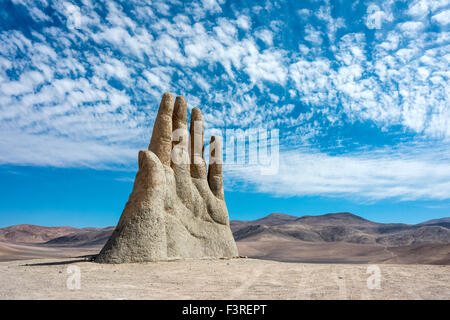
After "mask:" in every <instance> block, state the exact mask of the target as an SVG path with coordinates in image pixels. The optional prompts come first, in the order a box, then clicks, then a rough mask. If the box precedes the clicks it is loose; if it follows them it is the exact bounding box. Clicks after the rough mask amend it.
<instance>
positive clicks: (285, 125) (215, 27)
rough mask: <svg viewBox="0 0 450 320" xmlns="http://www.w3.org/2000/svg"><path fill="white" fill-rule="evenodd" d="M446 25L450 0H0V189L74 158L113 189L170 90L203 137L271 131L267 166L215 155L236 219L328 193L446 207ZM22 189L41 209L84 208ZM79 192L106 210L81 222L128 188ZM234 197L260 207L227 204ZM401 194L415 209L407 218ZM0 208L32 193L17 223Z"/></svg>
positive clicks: (67, 166) (449, 125) (391, 205)
mask: <svg viewBox="0 0 450 320" xmlns="http://www.w3.org/2000/svg"><path fill="white" fill-rule="evenodd" d="M449 23H450V1H449V0H420V1H316V0H312V1H309V2H308V1H224V0H221V1H215V0H204V1H201V2H196V3H188V2H186V3H185V2H182V1H153V2H151V3H150V1H144V0H127V1H120V0H116V1H112V0H108V1H102V0H96V1H93V0H92V1H91V0H78V1H75V0H66V1H64V0H54V1H48V0H3V1H2V11H1V12H0V170H1V171H2V177H3V178H2V182H1V184H2V190H4V191H5V192H4V193H3V194H2V196H1V200H2V202H7V203H8V201H10V200H8V199H11V195H12V194H13V193H17V192H19V190H18V189H17V190H16V189H14V188H12V189H11V188H8V187H7V186H8V185H15V184H16V183H17V181H18V180H17V179H18V178H17V177H18V176H24V175H25V176H28V177H29V178H28V180H27V181H28V182H27V183H28V184H30V185H32V184H33V183H35V184H36V185H35V188H39V187H40V186H39V183H37V182H36V181H41V183H43V182H42V181H43V180H42V179H34V178H33V177H35V176H33V175H36V174H37V173H36V172H45V175H46V177H47V179H44V180H45V181H55V183H56V182H57V181H58V183H64V182H62V180H61V179H60V178H61V177H60V176H58V177H56V175H58V174H61V172H66V173H67V174H68V175H72V174H73V172H76V170H87V171H88V172H89V174H88V175H87V177H88V178H87V179H91V180H90V181H87V183H92V184H94V185H95V184H96V183H97V184H98V185H97V187H98V188H106V189H107V188H108V187H109V185H110V184H111V183H112V182H111V181H115V183H121V185H122V187H120V188H118V190H119V189H120V193H124V195H122V198H120V199H121V200H124V201H126V197H127V195H128V193H129V192H130V191H131V183H132V179H133V176H134V174H135V171H136V158H137V152H138V150H139V149H143V148H146V147H147V145H148V142H149V139H150V136H151V129H152V126H153V121H154V118H155V115H156V112H157V107H158V104H159V100H160V98H161V96H162V93H163V92H165V91H170V92H173V93H174V94H176V95H184V96H185V97H186V98H187V100H188V107H189V108H193V107H200V108H201V110H202V112H203V113H204V119H205V126H206V134H207V135H208V134H210V133H211V132H212V131H213V129H219V130H224V129H226V128H234V129H243V130H246V129H250V128H277V129H279V133H280V144H279V148H280V170H279V172H278V174H276V175H271V176H261V175H260V174H259V172H258V170H253V169H251V168H250V169H249V168H242V167H241V168H240V167H232V168H225V172H226V174H227V179H226V181H225V183H226V189H227V192H228V194H229V195H230V196H229V198H231V199H234V201H235V202H234V203H233V204H230V200H228V202H229V207H230V208H232V209H230V215H231V217H232V218H242V219H244V218H246V217H247V216H248V215H250V216H258V215H259V216H263V215H265V214H268V213H270V212H263V210H264V208H267V207H269V208H270V209H271V210H272V209H273V210H276V211H282V210H284V209H285V208H286V210H291V212H286V213H293V214H299V215H300V214H306V213H316V211H317V213H325V212H324V211H325V210H331V211H338V210H345V207H343V206H342V205H336V210H333V207H332V206H331V205H329V204H330V203H333V204H335V203H340V204H344V203H345V204H348V207H349V209H348V210H349V211H350V209H351V208H354V207H356V208H359V209H361V207H360V206H361V205H364V206H366V208H368V207H367V206H368V205H369V204H370V206H372V207H371V208H372V209H371V210H373V211H376V210H375V209H376V208H379V209H380V210H384V211H385V212H389V214H390V215H394V216H392V218H391V219H390V220H393V221H394V220H401V219H400V218H398V217H400V216H402V217H403V218H402V219H403V220H404V221H416V220H420V219H421V218H422V217H428V216H433V217H435V216H442V215H447V216H449V215H450V210H449V209H450V206H449V203H450V103H449V101H450V99H449V90H450V86H449V77H450V71H449V70H450V69H449V62H450V26H449ZM208 130H209V131H208ZM49 168H50V169H51V168H59V169H55V170H49ZM39 170H41V171H39ZM61 170H62V171H61ZM105 172H108V174H106V173H105ZM105 175H106V176H107V177H109V179H110V180H111V181H110V182H107V181H108V179H106V178H105V179H103V178H102V179H99V178H98V177H99V176H101V177H104V176H105ZM89 177H91V178H89ZM99 181H102V182H99ZM54 188H58V186H57V185H55V186H54ZM44 189H45V188H44ZM8 190H10V191H8ZM73 192H76V191H73ZM117 192H119V191H117ZM244 195H245V196H244ZM262 195H265V196H264V197H263V196H262ZM28 197H29V201H30V203H31V207H32V208H36V210H37V211H39V212H44V213H45V212H53V213H54V212H56V211H58V210H60V211H61V212H63V211H64V210H65V211H67V212H71V214H72V215H76V214H77V213H79V211H80V210H82V209H80V208H78V207H77V206H76V205H72V206H70V205H67V206H66V207H65V206H64V201H62V204H61V208H59V209H58V210H56V209H54V208H53V209H48V210H47V211H46V209H45V208H48V205H47V204H45V201H47V200H45V201H44V200H43V199H42V198H40V197H39V196H37V195H36V194H35V193H33V191H32V190H31V189H30V191H29V193H28ZM86 197H89V196H88V195H84V196H83V197H81V198H80V201H85V202H86V203H90V204H91V208H92V210H90V212H92V214H93V215H95V212H103V213H105V212H106V213H105V217H104V219H103V220H95V219H94V220H89V219H87V218H86V219H87V220H82V222H80V224H89V223H90V222H89V221H92V223H93V224H96V223H97V224H101V223H107V224H115V219H116V218H117V217H118V215H120V211H121V209H122V208H121V206H123V204H124V203H123V204H120V205H119V204H117V206H116V207H113V208H111V207H109V206H105V205H104V204H105V203H107V201H108V198H107V195H104V198H102V199H99V201H98V202H97V204H96V202H95V201H93V200H94V199H87V198H86ZM279 197H281V198H279ZM12 198H14V196H13V197H12ZM63 198H64V196H63ZM245 199H247V201H250V202H251V201H252V200H251V199H255V201H258V202H259V203H262V204H261V206H255V208H256V209H254V211H253V212H250V211H251V210H250V211H248V212H245V211H244V210H239V208H242V207H243V206H240V204H242V202H246V200H245ZM248 199H250V200H248ZM256 199H257V200H256ZM264 199H266V200H264ZM276 199H283V201H284V202H283V203H281V202H280V201H279V200H276ZM311 199H312V200H311ZM314 199H315V200H314ZM48 201H50V200H48ZM302 201H304V202H308V207H307V209H304V208H303V207H302ZM69 202H70V201H69V200H68V202H67V203H69ZM275 203H276V204H277V205H278V206H279V208H280V209H279V210H277V209H276V207H274V204H275ZM286 203H289V205H286V206H285V204H286ZM402 204H403V205H404V208H407V207H408V208H409V206H415V207H417V208H419V209H417V210H413V211H414V212H415V213H412V214H414V217H411V218H409V220H408V219H407V218H404V210H402ZM50 207H51V206H50ZM295 208H303V209H298V210H296V209H295ZM420 208H422V209H423V211H422V212H423V214H422V216H420V214H419V216H420V217H419V216H418V215H417V212H420ZM436 208H439V210H438V209H436ZM27 210H28V211H27ZM52 210H53V211H52ZM55 210H56V211H55ZM255 210H259V212H260V213H259V214H257V212H256V211H255ZM268 210H269V209H268ZM305 210H308V212H305ZM361 210H362V209H361ZM405 210H407V209H405ZM12 211H14V212H16V213H15V214H16V216H17V217H19V216H20V212H29V207H23V206H21V205H20V204H18V205H17V207H15V206H14V205H13V204H12V203H9V204H5V205H3V207H1V206H0V220H4V222H2V221H0V224H2V225H4V224H13V223H16V222H14V221H16V220H14V218H13V217H11V215H10V213H11V212H12ZM111 211H114V212H111ZM311 211H313V212H311ZM362 211H364V210H362ZM44 213H42V214H43V215H45V214H44ZM355 213H357V214H358V213H360V214H363V213H364V212H362V213H361V212H355ZM396 213H397V214H398V216H397V218H396V216H395V214H396ZM49 214H50V215H51V213H49ZM371 217H372V218H374V219H375V220H376V219H377V218H378V219H386V220H389V218H388V217H386V216H385V214H384V215H383V214H382V213H380V216H376V215H374V216H371ZM42 219H43V222H42V224H45V223H47V222H48V219H47V220H46V218H44V216H43V218H42ZM108 219H109V220H108ZM6 221H8V222H6ZM39 221H40V220H39V219H38V221H37V222H39ZM71 221H72V220H71ZM80 221H81V220H80ZM95 221H102V222H95ZM109 221H110V222H109ZM19 222H24V219H20V218H17V223H19ZM47 224H48V223H47Z"/></svg>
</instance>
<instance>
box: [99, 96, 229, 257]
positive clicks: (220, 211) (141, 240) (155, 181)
mask: <svg viewBox="0 0 450 320" xmlns="http://www.w3.org/2000/svg"><path fill="white" fill-rule="evenodd" d="M172 104H173V97H172V95H171V94H169V93H165V94H164V96H163V98H162V101H161V105H160V109H159V111H158V115H157V118H156V121H155V125H154V129H153V135H152V139H151V142H150V146H149V150H148V151H147V150H145V151H140V152H139V171H138V173H137V175H136V178H135V182H134V187H133V191H132V193H131V195H130V198H129V200H128V202H127V204H126V206H125V209H124V211H123V213H122V216H121V217H120V220H119V223H118V224H117V227H116V229H115V231H114V232H113V234H112V236H111V238H110V239H109V240H108V242H107V243H106V245H105V246H104V248H103V249H102V250H101V252H100V253H99V255H98V256H97V257H96V259H95V261H96V262H100V263H125V262H142V261H160V260H171V259H182V258H205V257H217V258H219V257H235V256H237V255H238V251H237V248H236V244H235V242H234V239H233V235H232V233H231V230H230V226H229V218H228V211H227V206H226V203H225V200H224V196H223V179H222V168H221V156H222V155H221V152H220V151H219V150H221V145H220V140H219V139H216V138H212V141H213V142H214V147H212V148H211V152H212V153H213V155H212V157H210V158H212V159H215V160H216V163H211V164H210V167H209V171H210V172H209V174H208V175H207V174H206V164H205V160H204V158H203V123H202V115H201V112H200V110H199V109H194V110H193V111H192V115H191V136H192V138H193V137H194V136H195V137H196V138H197V139H196V140H195V143H194V141H192V142H191V148H190V149H191V150H192V151H191V155H190V156H189V155H188V154H187V153H188V143H187V123H186V122H187V105H186V101H185V100H184V98H183V97H177V99H176V101H175V107H174V106H173V105H172ZM195 128H196V129H195ZM177 129H178V130H180V129H181V130H186V135H184V133H182V134H181V135H180V134H179V135H178V136H179V137H181V139H174V140H177V141H176V142H172V139H171V137H172V131H174V130H177ZM174 135H175V134H174ZM172 148H174V151H176V152H175V154H184V155H185V157H179V159H184V161H175V162H174V161H173V159H174V158H173V157H171V154H172V155H173V153H172ZM177 149H178V150H177ZM219 157H220V159H218V158H219ZM171 159H172V161H171ZM189 159H192V160H194V161H195V162H194V163H191V164H189V163H187V160H189ZM217 162H219V163H217Z"/></svg>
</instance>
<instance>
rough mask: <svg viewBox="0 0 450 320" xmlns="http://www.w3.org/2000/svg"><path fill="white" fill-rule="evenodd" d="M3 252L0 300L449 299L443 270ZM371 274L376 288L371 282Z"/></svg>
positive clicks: (447, 272)
mask: <svg viewBox="0 0 450 320" xmlns="http://www.w3.org/2000/svg"><path fill="white" fill-rule="evenodd" d="M16 249H17V250H19V248H16ZM92 251H93V249H88V250H86V249H85V251H84V252H81V251H79V252H75V251H72V252H66V253H65V254H66V255H67V256H70V255H72V256H74V254H81V253H88V252H92ZM1 252H2V253H3V255H2V256H0V257H1V258H2V262H0V274H1V277H0V299H445V300H447V299H450V266H448V265H411V264H410V265H397V264H377V265H371V264H324V263H298V262H296V263H289V262H277V261H269V260H259V259H249V258H239V259H229V260H208V259H203V260H184V261H167V262H149V263H139V264H118V265H110V264H98V263H94V262H90V261H88V258H86V257H83V256H77V257H72V258H69V257H61V256H60V257H55V258H39V257H38V256H34V258H33V259H29V258H28V259H26V257H25V256H23V258H24V259H21V260H11V259H9V261H7V260H8V259H5V256H6V255H7V254H9V255H11V254H12V253H11V252H9V253H8V252H7V251H6V250H5V248H4V247H3V250H2V251H1ZM54 254H61V253H55V252H54ZM10 258H11V256H10ZM374 266H375V267H374ZM374 268H375V269H374ZM374 270H378V271H379V276H380V277H379V278H378V279H379V280H380V281H379V282H376V281H375V282H374V281H371V279H372V280H373V279H374V278H370V277H373V276H375V273H374ZM78 271H79V273H78ZM77 275H79V278H78V279H79V282H78V283H79V288H78V287H77V286H76V283H77V282H73V281H74V278H73V277H75V276H77ZM368 282H369V285H370V288H369V286H368ZM68 283H69V285H68Z"/></svg>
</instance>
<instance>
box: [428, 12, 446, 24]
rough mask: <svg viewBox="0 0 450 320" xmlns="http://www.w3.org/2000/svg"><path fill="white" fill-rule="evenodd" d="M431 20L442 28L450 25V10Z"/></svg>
mask: <svg viewBox="0 0 450 320" xmlns="http://www.w3.org/2000/svg"><path fill="white" fill-rule="evenodd" d="M431 19H432V20H434V21H436V22H437V23H439V24H440V25H442V26H446V25H448V24H449V23H450V10H444V11H442V12H439V13H438V14H436V15H434V16H432V17H431Z"/></svg>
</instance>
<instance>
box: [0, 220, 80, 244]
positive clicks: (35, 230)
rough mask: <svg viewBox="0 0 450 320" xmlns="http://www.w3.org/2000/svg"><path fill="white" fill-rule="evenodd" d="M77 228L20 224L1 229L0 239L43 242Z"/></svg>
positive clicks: (14, 241)
mask: <svg viewBox="0 0 450 320" xmlns="http://www.w3.org/2000/svg"><path fill="white" fill-rule="evenodd" d="M77 230H79V229H77V228H72V227H42V226H36V225H32V224H18V225H15V226H11V227H7V228H2V229H0V241H4V242H9V243H43V242H47V241H49V240H51V239H54V238H57V237H61V236H64V235H67V234H69V233H72V232H76V231H77Z"/></svg>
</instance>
